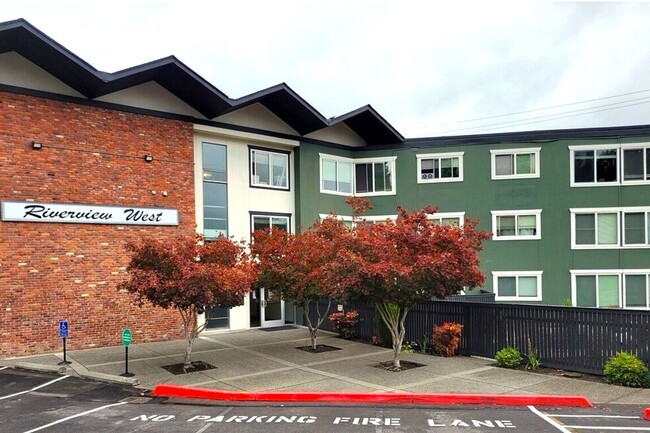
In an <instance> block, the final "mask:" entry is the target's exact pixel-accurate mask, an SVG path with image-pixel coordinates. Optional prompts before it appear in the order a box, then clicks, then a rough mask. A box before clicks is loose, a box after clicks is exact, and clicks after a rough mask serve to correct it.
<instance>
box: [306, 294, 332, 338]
mask: <svg viewBox="0 0 650 433" xmlns="http://www.w3.org/2000/svg"><path fill="white" fill-rule="evenodd" d="M310 304H311V301H310V300H305V301H303V303H302V305H301V306H300V309H301V310H302V314H303V316H304V317H305V323H307V329H309V338H311V349H312V350H316V348H317V345H316V333H317V332H318V329H319V328H320V325H322V324H323V321H324V320H325V319H326V318H327V316H326V315H325V316H323V315H322V314H321V312H320V308H318V301H317V302H316V314H317V316H318V317H317V319H316V324H313V323H312V321H311V319H310V317H309V305H310ZM331 306H332V300H331V299H328V301H327V308H326V309H325V312H326V313H327V312H328V311H329V310H330V307H331Z"/></svg>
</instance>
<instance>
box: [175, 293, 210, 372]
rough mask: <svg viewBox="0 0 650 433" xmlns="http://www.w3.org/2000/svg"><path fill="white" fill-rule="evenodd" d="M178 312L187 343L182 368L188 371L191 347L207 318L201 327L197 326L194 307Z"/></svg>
mask: <svg viewBox="0 0 650 433" xmlns="http://www.w3.org/2000/svg"><path fill="white" fill-rule="evenodd" d="M178 311H179V312H180V313H181V317H182V318H183V332H184V334H185V341H187V347H186V348H185V358H184V360H183V368H184V369H185V370H188V369H190V368H192V347H193V346H194V340H196V337H198V336H199V334H200V333H201V331H203V329H204V328H205V325H206V324H207V318H206V321H205V322H204V323H203V325H201V326H198V324H197V317H196V316H197V312H196V309H195V307H194V306H192V307H190V308H187V309H182V308H179V309H178Z"/></svg>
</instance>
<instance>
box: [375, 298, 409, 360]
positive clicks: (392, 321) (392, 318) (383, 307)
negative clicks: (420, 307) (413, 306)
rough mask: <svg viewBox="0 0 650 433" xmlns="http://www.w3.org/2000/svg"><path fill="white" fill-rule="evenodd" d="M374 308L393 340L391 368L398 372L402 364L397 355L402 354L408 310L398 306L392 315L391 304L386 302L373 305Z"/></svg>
mask: <svg viewBox="0 0 650 433" xmlns="http://www.w3.org/2000/svg"><path fill="white" fill-rule="evenodd" d="M375 307H376V308H377V311H379V315H380V316H381V319H382V320H383V321H384V323H385V324H386V327H387V328H388V330H389V331H390V335H391V337H392V339H393V368H394V369H395V370H400V369H401V368H402V364H401V362H400V359H399V355H400V353H401V352H402V345H403V344H404V336H405V335H406V329H405V328H404V321H405V320H406V315H407V314H408V311H409V309H408V308H407V307H399V306H398V307H397V311H396V312H395V313H393V311H392V310H391V303H390V302H386V301H384V302H381V303H377V304H375Z"/></svg>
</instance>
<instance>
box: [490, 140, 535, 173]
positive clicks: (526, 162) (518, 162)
mask: <svg viewBox="0 0 650 433" xmlns="http://www.w3.org/2000/svg"><path fill="white" fill-rule="evenodd" d="M540 150H541V148H540V147H536V148H528V149H497V150H495V149H492V150H490V153H491V154H492V179H494V180H498V179H521V178H534V177H539V152H540Z"/></svg>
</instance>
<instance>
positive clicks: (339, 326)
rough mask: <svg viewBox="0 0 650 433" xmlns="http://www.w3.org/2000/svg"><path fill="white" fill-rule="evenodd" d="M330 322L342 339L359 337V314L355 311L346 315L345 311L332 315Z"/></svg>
mask: <svg viewBox="0 0 650 433" xmlns="http://www.w3.org/2000/svg"><path fill="white" fill-rule="evenodd" d="M328 319H329V321H330V322H332V324H334V329H335V330H336V332H338V333H339V334H340V335H341V337H343V338H345V339H348V340H349V339H351V338H354V336H355V335H357V323H358V322H359V313H358V312H356V311H355V310H351V311H348V312H347V313H344V312H343V311H340V312H336V313H332V314H330V315H329V317H328Z"/></svg>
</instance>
